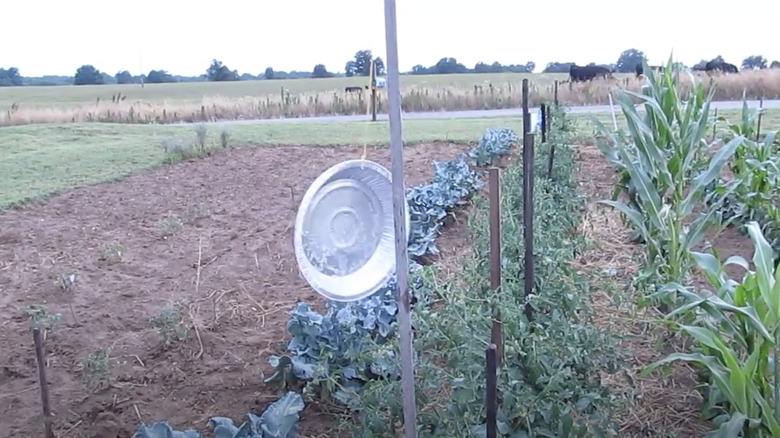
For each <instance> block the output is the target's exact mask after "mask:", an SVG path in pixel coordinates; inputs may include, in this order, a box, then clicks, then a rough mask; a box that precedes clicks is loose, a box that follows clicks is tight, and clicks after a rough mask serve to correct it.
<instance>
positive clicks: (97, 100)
mask: <svg viewBox="0 0 780 438" xmlns="http://www.w3.org/2000/svg"><path fill="white" fill-rule="evenodd" d="M698 76H700V77H706V75H704V74H703V73H700V74H698ZM567 78H568V75H566V74H521V73H502V74H461V75H420V76H414V75H404V76H403V77H402V78H401V86H402V106H403V110H404V111H406V112H426V111H457V110H486V109H501V108H517V107H520V105H521V104H522V88H521V87H522V82H523V79H528V80H529V91H530V94H529V99H530V104H531V105H532V106H537V105H539V104H540V103H543V102H550V101H552V100H553V98H554V86H553V84H554V82H555V81H556V80H557V81H564V80H566V79H567ZM703 82H704V83H705V84H706V86H707V87H711V86H714V87H716V93H715V100H739V99H741V98H742V96H743V93H745V95H746V96H747V97H748V98H749V99H777V98H780V69H775V70H763V71H747V72H741V73H739V74H736V75H721V76H716V77H713V78H712V81H710V80H709V79H706V78H705V79H703ZM367 83H368V79H367V78H365V77H360V78H356V77H353V78H328V79H287V80H259V81H238V82H219V83H217V82H192V83H175V84H149V85H146V86H144V87H141V86H140V85H137V84H134V85H96V86H58V87H6V88H0V125H23V124H32V123H80V122H109V123H133V124H150V123H155V124H169V123H179V122H199V121H217V120H240V119H270V118H281V117H285V118H289V117H312V116H321V115H354V114H366V113H367V112H368V111H369V98H368V93H346V92H345V91H344V89H345V87H348V86H362V85H366V84H367ZM643 83H644V80H643V79H637V78H636V77H634V75H632V74H616V75H615V76H614V79H613V80H596V81H593V82H591V83H577V84H571V88H570V87H569V84H564V85H561V86H560V87H559V89H558V99H559V101H560V102H561V103H564V104H568V105H591V104H606V103H609V98H610V95H612V97H613V98H614V96H615V92H616V90H617V89H618V88H621V87H622V88H626V89H629V90H632V91H639V90H640V88H641V86H642V84H643ZM687 84H689V81H688V80H687V79H685V78H684V80H683V84H682V86H681V87H682V91H683V92H685V91H686V89H685V87H686V86H687ZM117 96H118V97H119V100H118V101H115V100H116V98H117ZM378 96H379V102H378V111H379V112H380V113H381V112H385V110H386V98H385V91H384V90H381V91H380V92H379V94H378Z"/></svg>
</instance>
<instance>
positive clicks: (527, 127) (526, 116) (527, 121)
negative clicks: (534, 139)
mask: <svg viewBox="0 0 780 438" xmlns="http://www.w3.org/2000/svg"><path fill="white" fill-rule="evenodd" d="M522 95H523V137H525V136H526V134H529V133H530V132H531V114H530V113H529V112H528V79H523V94H522Z"/></svg>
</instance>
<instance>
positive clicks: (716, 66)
mask: <svg viewBox="0 0 780 438" xmlns="http://www.w3.org/2000/svg"><path fill="white" fill-rule="evenodd" d="M704 70H705V71H706V72H707V73H712V72H715V71H719V72H722V73H739V70H738V69H737V66H736V65H734V64H729V63H728V62H718V61H710V62H708V63H707V65H705V66H704Z"/></svg>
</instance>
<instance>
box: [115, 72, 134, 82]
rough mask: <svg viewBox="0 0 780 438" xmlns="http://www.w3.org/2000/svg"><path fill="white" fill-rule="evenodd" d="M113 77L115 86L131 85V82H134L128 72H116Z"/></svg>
mask: <svg viewBox="0 0 780 438" xmlns="http://www.w3.org/2000/svg"><path fill="white" fill-rule="evenodd" d="M114 77H115V78H116V83H117V84H132V83H133V82H135V79H134V78H133V75H131V74H130V72H129V71H127V70H122V71H120V72H118V73H117V74H116V75H115V76H114Z"/></svg>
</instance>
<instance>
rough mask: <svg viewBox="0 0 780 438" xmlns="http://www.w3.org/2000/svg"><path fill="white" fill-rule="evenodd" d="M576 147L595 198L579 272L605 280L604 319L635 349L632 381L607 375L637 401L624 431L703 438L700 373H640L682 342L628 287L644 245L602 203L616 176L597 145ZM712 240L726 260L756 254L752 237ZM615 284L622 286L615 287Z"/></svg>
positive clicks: (599, 291) (597, 288) (601, 287)
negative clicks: (632, 238)
mask: <svg viewBox="0 0 780 438" xmlns="http://www.w3.org/2000/svg"><path fill="white" fill-rule="evenodd" d="M577 150H578V154H579V159H578V161H579V163H580V166H581V167H580V176H579V179H580V181H581V190H582V191H583V193H585V194H586V195H587V196H588V197H589V198H590V202H589V204H588V215H587V218H586V220H585V223H584V224H583V232H584V233H585V234H586V235H587V237H588V238H589V239H590V240H591V241H592V242H593V248H592V249H591V250H589V251H588V252H586V253H585V254H584V255H583V256H582V257H581V258H580V260H579V263H580V265H581V266H580V268H579V269H581V270H582V271H586V272H588V273H589V275H590V276H591V277H592V278H596V277H601V280H599V279H598V278H597V279H596V282H595V283H593V289H594V294H593V300H594V306H595V308H596V314H597V315H598V318H597V324H599V325H601V326H602V327H605V328H610V329H612V330H615V331H617V332H618V333H621V334H622V335H623V336H624V337H623V341H622V344H621V348H622V349H623V350H624V351H627V352H628V359H629V363H628V369H627V372H628V376H629V377H630V382H631V383H629V381H628V380H627V379H626V378H625V377H624V376H610V378H609V380H608V384H609V385H610V386H611V387H612V388H613V390H614V391H618V392H622V393H624V394H628V395H630V396H631V397H632V398H633V402H632V403H631V406H628V407H627V410H626V412H625V416H624V418H621V419H620V420H621V436H626V437H663V436H677V437H681V438H682V437H700V436H702V435H703V434H704V433H705V432H706V431H707V430H709V428H708V426H707V425H705V424H703V423H701V422H700V421H699V416H700V412H701V411H700V404H701V401H702V399H701V396H700V394H699V393H698V392H697V391H696V390H695V385H696V383H697V376H696V373H695V371H694V370H693V369H692V368H690V367H687V366H684V365H678V366H675V368H674V370H673V372H672V374H671V375H670V376H668V377H663V378H662V377H659V376H658V375H654V376H650V377H640V376H639V375H638V374H639V372H640V371H641V370H642V369H643V368H644V367H645V366H646V365H649V364H650V363H652V362H654V361H656V360H658V359H660V358H661V357H663V356H665V355H666V354H668V353H670V352H672V349H675V348H678V347H677V346H675V345H672V344H671V343H668V340H667V338H668V335H667V331H666V330H665V329H663V328H660V327H656V325H655V324H653V323H652V321H653V320H654V319H655V318H657V317H659V316H660V315H659V314H658V313H657V312H656V311H654V310H652V309H639V308H637V306H636V301H637V297H636V296H633V294H632V293H630V292H626V291H629V289H630V287H629V283H630V281H631V279H632V277H633V276H634V275H635V274H636V273H637V272H638V271H639V269H640V263H641V262H640V260H641V259H640V255H639V253H640V251H641V249H640V248H639V247H638V246H637V245H635V244H632V243H631V242H630V234H631V233H630V229H629V228H628V227H627V226H625V225H623V223H622V222H621V220H620V216H619V214H618V213H617V212H616V211H615V210H614V209H612V208H610V207H608V206H605V205H600V204H598V201H599V200H605V199H610V197H611V194H612V188H613V184H614V181H615V178H616V175H617V174H616V173H615V172H614V171H613V169H612V168H611V167H610V166H609V164H608V163H607V161H606V159H605V158H604V157H603V155H602V154H601V152H600V151H599V150H598V148H596V147H595V146H593V145H583V146H578V147H577ZM710 243H711V244H712V245H713V246H714V247H716V248H717V249H718V252H719V255H720V256H721V258H722V259H723V260H725V259H726V258H728V257H729V256H731V255H735V254H739V255H742V256H743V257H746V256H750V254H752V246H751V244H750V241H749V239H747V237H745V236H743V235H741V234H739V232H738V231H736V230H734V229H731V228H729V229H727V230H725V231H724V232H723V233H721V234H720V235H718V236H717V237H715V238H712V239H711V242H710ZM747 259H748V260H749V257H747ZM729 274H730V275H732V276H737V278H741V274H740V273H739V272H737V271H736V270H729ZM702 284H703V282H702V281H701V279H696V285H702ZM610 287H611V288H615V290H609V288H610ZM613 292H616V293H613ZM616 298H620V299H621V300H622V302H618V301H617V300H616Z"/></svg>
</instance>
